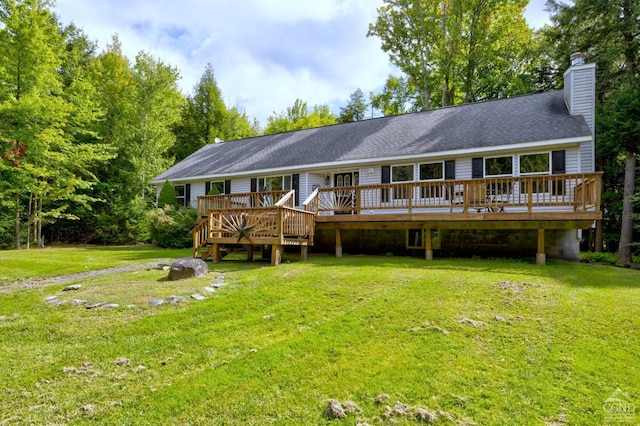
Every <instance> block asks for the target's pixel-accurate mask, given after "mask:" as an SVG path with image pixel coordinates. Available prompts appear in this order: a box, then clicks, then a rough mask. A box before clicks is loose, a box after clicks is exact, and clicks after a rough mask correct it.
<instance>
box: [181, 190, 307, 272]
mask: <svg viewBox="0 0 640 426" xmlns="http://www.w3.org/2000/svg"><path fill="white" fill-rule="evenodd" d="M294 199H295V193H294V191H288V192H287V191H277V192H268V193H267V192H263V193H246V194H230V195H215V196H208V197H199V198H198V217H201V218H202V217H204V219H202V221H201V222H200V223H199V224H198V225H197V226H196V227H195V228H194V229H193V230H192V231H191V232H192V234H193V255H194V257H202V258H203V259H208V258H209V257H211V258H212V260H213V262H214V263H217V262H219V261H220V259H221V257H222V256H221V248H222V246H223V245H238V244H242V245H248V246H249V249H248V251H247V253H248V256H249V258H251V256H252V255H253V246H254V245H270V246H272V251H271V253H272V255H271V264H273V265H277V264H278V263H280V257H281V251H282V247H283V246H300V247H301V256H302V258H303V259H306V256H307V247H308V246H310V245H313V235H314V232H315V220H314V219H315V213H313V212H309V211H304V210H299V209H295V208H294V207H293V200H294Z"/></svg>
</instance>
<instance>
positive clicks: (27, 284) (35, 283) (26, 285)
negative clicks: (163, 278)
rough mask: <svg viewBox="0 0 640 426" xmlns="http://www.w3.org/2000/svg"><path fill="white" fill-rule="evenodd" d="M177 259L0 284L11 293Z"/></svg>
mask: <svg viewBox="0 0 640 426" xmlns="http://www.w3.org/2000/svg"><path fill="white" fill-rule="evenodd" d="M175 261H176V259H160V260H155V261H153V262H148V263H140V264H136V265H126V266H118V267H115V268H107V269H98V270H95V271H87V272H79V273H77V274H69V275H62V276H59V277H52V278H42V279H38V280H24V281H16V282H14V283H11V284H8V285H0V293H11V292H14V291H19V290H27V289H34V288H43V287H49V286H52V285H56V284H67V283H70V282H74V281H78V280H84V279H87V278H95V277H100V276H103V275H111V274H118V273H120V272H132V271H140V270H143V269H151V268H159V267H160V266H164V265H167V266H168V265H171V264H172V263H173V262H175Z"/></svg>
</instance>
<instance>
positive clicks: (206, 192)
mask: <svg viewBox="0 0 640 426" xmlns="http://www.w3.org/2000/svg"><path fill="white" fill-rule="evenodd" d="M209 191H211V182H205V183H204V195H209Z"/></svg>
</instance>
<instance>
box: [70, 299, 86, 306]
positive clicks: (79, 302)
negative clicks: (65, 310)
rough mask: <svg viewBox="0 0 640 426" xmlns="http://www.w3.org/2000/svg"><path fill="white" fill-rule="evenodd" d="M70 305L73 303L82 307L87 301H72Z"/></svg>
mask: <svg viewBox="0 0 640 426" xmlns="http://www.w3.org/2000/svg"><path fill="white" fill-rule="evenodd" d="M71 303H73V304H74V305H84V304H85V303H87V301H86V300H84V299H73V300H72V301H71Z"/></svg>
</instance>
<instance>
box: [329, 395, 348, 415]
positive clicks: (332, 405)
mask: <svg viewBox="0 0 640 426" xmlns="http://www.w3.org/2000/svg"><path fill="white" fill-rule="evenodd" d="M324 414H325V415H326V416H327V418H328V419H344V418H345V417H347V414H346V413H345V412H344V410H343V409H342V404H340V401H338V400H335V399H330V400H328V401H327V408H325V409H324Z"/></svg>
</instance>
